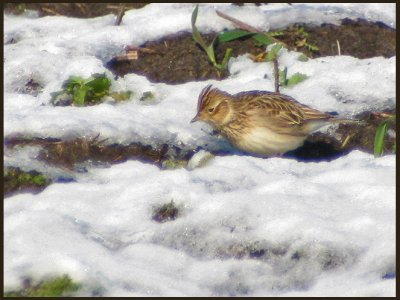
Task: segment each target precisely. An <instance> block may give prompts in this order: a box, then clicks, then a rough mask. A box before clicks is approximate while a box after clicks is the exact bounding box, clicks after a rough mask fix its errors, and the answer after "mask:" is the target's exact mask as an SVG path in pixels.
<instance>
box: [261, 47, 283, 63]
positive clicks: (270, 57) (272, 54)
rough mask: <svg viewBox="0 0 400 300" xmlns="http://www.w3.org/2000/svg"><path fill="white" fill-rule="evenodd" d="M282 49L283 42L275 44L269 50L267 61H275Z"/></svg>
mask: <svg viewBox="0 0 400 300" xmlns="http://www.w3.org/2000/svg"><path fill="white" fill-rule="evenodd" d="M281 49H282V45H281V44H275V45H273V46H272V47H271V50H269V51H268V53H267V57H266V58H265V60H266V61H273V60H275V59H277V58H278V53H279V51H280V50H281Z"/></svg>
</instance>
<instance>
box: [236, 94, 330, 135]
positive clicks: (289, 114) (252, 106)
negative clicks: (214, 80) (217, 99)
mask: <svg viewBox="0 0 400 300" xmlns="http://www.w3.org/2000/svg"><path fill="white" fill-rule="evenodd" d="M241 94H243V95H242V97H241V98H242V99H243V100H244V99H245V97H248V101H249V103H248V109H247V112H248V113H249V115H251V116H252V117H253V118H254V119H255V121H257V122H260V124H263V126H266V127H269V128H272V129H273V130H274V131H276V132H279V133H283V134H291V135H304V134H305V132H304V125H305V124H307V123H308V122H310V121H324V120H328V119H330V118H332V115H329V114H327V113H323V112H320V111H318V110H316V109H313V108H311V107H308V106H306V105H303V104H301V103H299V102H297V101H296V100H295V99H293V98H292V97H290V96H287V95H282V94H279V93H271V92H253V95H252V96H251V97H250V95H245V93H241ZM237 96H240V94H237ZM243 102H245V101H243Z"/></svg>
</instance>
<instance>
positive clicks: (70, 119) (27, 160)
mask: <svg viewBox="0 0 400 300" xmlns="http://www.w3.org/2000/svg"><path fill="white" fill-rule="evenodd" d="M193 8H194V5H193V4H185V3H182V4H179V3H175V4H149V5H147V6H145V7H144V8H141V9H136V10H130V11H127V12H126V14H125V16H124V18H123V22H122V25H121V26H119V27H116V26H114V25H113V22H114V19H115V17H114V16H112V15H108V16H104V17H98V18H93V19H75V18H66V17H43V18H34V17H32V16H11V15H5V16H4V42H5V45H4V118H5V123H4V135H5V136H9V135H18V134H22V135H26V136H32V137H53V138H64V139H69V138H73V137H82V136H96V135H97V134H99V133H100V138H101V139H104V138H108V139H109V140H108V141H109V142H110V143H111V142H117V143H131V142H141V143H144V144H151V145H155V144H159V143H169V144H172V145H178V146H179V147H182V148H187V149H194V148H197V147H198V146H202V147H205V145H207V147H206V148H207V149H215V148H220V147H226V143H225V142H224V141H223V140H222V139H221V138H218V137H215V136H210V135H208V134H207V132H205V130H208V127H207V126H205V125H204V124H196V123H195V124H190V123H189V121H190V120H191V119H192V118H193V116H194V115H195V110H196V102H197V95H198V94H199V92H200V91H201V89H202V88H204V86H206V85H207V84H209V83H212V84H214V85H215V86H216V87H218V88H220V89H222V90H225V91H227V92H230V93H237V92H240V91H244V90H252V89H259V90H273V81H272V79H271V78H273V76H272V66H271V64H269V63H254V62H253V61H252V60H250V59H249V58H248V57H247V56H246V55H243V56H240V57H238V58H234V59H232V60H231V61H230V63H229V69H230V73H231V74H232V75H231V76H230V77H229V78H227V79H225V80H223V81H213V80H210V81H207V82H189V83H186V84H180V85H166V84H156V83H151V82H149V81H148V80H147V79H146V78H145V77H142V76H139V75H135V74H129V75H126V76H124V77H123V78H119V79H118V80H117V81H115V82H114V83H113V86H112V88H113V89H114V90H116V91H122V90H127V89H129V90H133V91H134V95H133V99H132V101H129V102H126V103H118V104H114V103H112V102H106V103H103V104H100V105H97V106H91V107H54V106H52V105H50V104H49V100H50V93H52V92H55V91H58V90H60V88H61V85H62V82H63V81H64V80H66V79H67V78H68V77H69V76H70V75H80V76H85V77H88V76H90V75H91V74H93V73H103V72H105V73H106V74H107V75H108V76H109V77H110V78H112V77H113V76H112V74H111V73H110V72H109V71H108V70H107V69H106V68H105V67H104V65H103V64H104V63H105V62H107V61H108V60H109V59H111V58H112V57H113V56H115V55H118V54H121V53H123V47H124V46H126V45H136V46H137V45H140V44H142V43H144V42H146V41H148V40H154V39H157V38H160V37H162V36H165V35H167V34H172V33H176V32H178V31H190V30H191V27H190V16H191V12H192V10H193ZM216 8H217V9H219V10H221V11H223V12H225V13H227V14H230V15H232V16H233V17H236V18H238V19H241V20H243V21H244V22H247V23H249V24H251V25H253V26H257V27H262V28H279V27H282V26H286V25H288V24H292V23H296V22H306V23H313V24H321V23H323V22H330V23H338V22H339V21H340V20H341V19H343V18H345V17H348V18H352V19H356V18H360V17H361V18H365V19H368V20H371V21H380V22H383V23H385V24H387V25H388V26H391V27H393V28H395V27H396V17H395V4H373V3H368V4H356V3H352V4H334V3H329V4H293V5H291V6H289V5H287V4H269V5H261V6H259V7H256V6H254V5H245V6H243V7H237V6H232V5H230V4H201V5H200V9H199V16H198V23H197V25H198V27H199V29H200V30H201V31H202V32H211V31H219V30H222V29H224V28H232V25H231V24H230V23H229V22H228V21H226V20H223V19H221V18H219V17H218V16H216V14H215V9H216ZM12 40H13V42H12V43H10V42H11V41H12ZM299 55H300V53H297V52H293V51H290V52H289V51H283V52H282V55H281V57H280V65H281V67H284V66H286V67H288V76H290V75H291V74H294V73H296V72H301V73H304V74H307V75H308V76H309V78H308V79H307V80H305V81H304V82H302V83H300V84H298V85H296V86H294V87H293V88H284V89H282V92H283V93H286V94H288V95H290V96H292V97H294V98H295V99H297V100H299V101H300V102H302V103H304V104H307V105H310V106H312V107H315V108H317V109H320V110H323V111H337V112H338V113H339V114H341V115H345V116H349V117H351V116H353V115H355V114H357V113H359V112H361V111H364V110H366V109H370V110H379V109H384V108H394V107H395V103H396V100H395V97H396V96H395V86H396V85H395V75H396V67H395V64H396V57H391V58H383V57H375V58H370V59H357V58H354V57H349V56H331V57H322V58H318V59H312V60H309V61H307V62H301V61H299V60H297V58H298V56H299ZM30 78H33V79H34V80H35V81H37V82H39V83H40V84H42V85H43V86H44V90H43V92H41V93H39V95H38V96H37V97H34V96H30V95H27V94H24V93H23V89H24V86H25V84H26V82H27V81H28V80H29V79H30ZM147 91H151V92H152V93H154V95H155V96H156V98H157V100H158V101H156V102H155V103H148V104H142V103H141V102H140V101H139V98H140V97H141V95H142V94H143V93H144V92H147ZM37 153H38V149H37V148H36V147H25V148H22V149H21V148H20V147H17V149H15V150H12V151H11V150H8V149H6V151H5V155H4V160H5V161H4V163H5V165H12V166H19V167H22V168H25V169H36V170H40V171H44V172H45V173H48V174H53V175H54V174H58V175H60V174H62V175H63V176H70V177H73V178H75V180H76V182H73V183H68V184H66V183H64V184H63V183H55V184H52V185H50V186H49V187H47V188H46V189H45V190H44V191H43V192H41V193H39V194H37V195H32V194H19V195H16V196H13V197H9V198H6V199H5V200H4V241H5V247H4V277H5V278H4V284H5V288H6V290H7V289H12V288H15V287H17V286H19V285H20V283H21V278H23V277H24V276H33V277H34V278H36V279H40V278H42V276H48V275H49V274H50V275H51V274H56V275H57V274H63V273H67V274H69V275H70V276H71V277H72V278H73V279H74V280H76V281H82V282H84V283H85V284H86V286H87V287H88V288H87V290H86V291H83V292H82V293H83V295H90V290H91V289H96V288H98V287H99V286H100V287H101V289H102V293H103V295H105V296H145V295H149V296H150V295H151V296H234V295H248V296H394V295H395V279H394V278H389V279H383V278H382V277H384V276H388V275H389V277H390V276H391V275H393V274H395V155H387V156H385V157H381V158H376V159H375V158H374V157H373V156H372V155H370V154H366V153H363V152H360V151H353V152H351V153H350V154H348V155H347V156H344V157H341V158H339V159H337V160H334V161H331V162H320V163H301V162H297V161H295V160H292V159H284V158H269V159H261V158H256V157H251V156H246V155H230V156H225V157H214V158H212V159H211V160H209V161H208V162H207V164H205V165H204V166H202V167H198V168H195V166H196V164H197V163H198V161H200V160H202V157H203V156H204V155H205V154H199V155H198V156H197V157H195V159H197V160H198V161H196V162H193V165H194V167H193V169H192V170H190V171H189V170H186V169H177V170H160V169H158V168H157V167H155V166H152V165H149V164H144V163H142V162H140V161H128V162H125V163H122V164H119V165H114V166H112V167H109V168H90V169H89V170H88V172H87V173H79V174H66V172H65V170H60V169H57V168H50V167H48V166H45V165H43V164H41V163H39V162H38V161H35V157H36V156H37ZM204 157H205V156H204ZM171 200H173V201H174V203H175V204H176V205H177V206H178V207H179V209H180V213H179V216H178V218H177V219H176V220H174V221H170V222H165V223H157V222H155V221H153V220H152V214H153V210H154V208H155V207H158V206H160V205H162V204H165V203H169V202H170V201H171ZM249 249H252V250H251V251H253V252H252V253H257V250H258V251H261V250H263V251H265V252H264V255H263V256H261V258H250V257H248V256H246V255H245V256H244V257H242V258H239V257H238V256H240V254H241V253H242V254H243V253H247V254H248V253H249ZM235 255H236V257H235ZM85 293H86V294H85Z"/></svg>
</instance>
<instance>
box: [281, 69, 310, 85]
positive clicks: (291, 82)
mask: <svg viewBox="0 0 400 300" xmlns="http://www.w3.org/2000/svg"><path fill="white" fill-rule="evenodd" d="M307 78H308V76H307V75H306V74H302V73H298V72H297V73H295V74H293V75H292V77H290V78H289V79H288V80H287V82H286V85H287V86H292V85H295V84H298V83H300V82H302V81H304V80H306V79H307Z"/></svg>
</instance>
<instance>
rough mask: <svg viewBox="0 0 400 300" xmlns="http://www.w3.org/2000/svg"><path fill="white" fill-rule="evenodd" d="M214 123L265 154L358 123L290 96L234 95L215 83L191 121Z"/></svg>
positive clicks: (237, 141) (235, 142) (251, 149)
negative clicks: (314, 134)
mask: <svg viewBox="0 0 400 300" xmlns="http://www.w3.org/2000/svg"><path fill="white" fill-rule="evenodd" d="M196 121H203V122H206V123H208V124H210V125H211V126H212V127H213V128H214V129H216V130H217V131H218V132H219V133H221V134H222V135H223V136H224V137H225V138H227V139H228V140H229V141H230V142H231V143H232V144H233V145H234V146H236V147H237V148H239V149H241V150H243V151H246V152H250V153H254V154H258V155H263V156H265V155H266V156H270V155H275V154H278V155H280V154H283V153H285V152H288V151H290V150H294V149H296V148H298V147H300V146H302V145H303V143H304V141H305V139H306V138H307V136H308V135H309V134H310V133H312V132H314V131H316V130H318V129H319V128H321V127H323V126H326V125H329V124H331V123H354V122H359V121H357V120H349V119H340V118H337V117H335V116H333V115H330V114H328V113H324V112H320V111H318V110H316V109H313V108H310V107H308V106H306V105H303V104H301V103H299V102H297V101H296V100H295V99H293V98H292V97H290V96H287V95H283V94H279V93H273V92H267V91H248V92H241V93H238V94H235V95H230V94H228V93H226V92H224V91H221V90H219V89H217V88H212V86H211V85H208V86H206V87H205V88H204V89H203V90H202V91H201V93H200V95H199V99H198V104H197V114H196V116H195V117H194V118H193V120H192V121H191V123H193V122H196Z"/></svg>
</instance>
